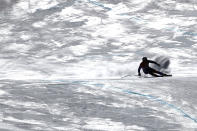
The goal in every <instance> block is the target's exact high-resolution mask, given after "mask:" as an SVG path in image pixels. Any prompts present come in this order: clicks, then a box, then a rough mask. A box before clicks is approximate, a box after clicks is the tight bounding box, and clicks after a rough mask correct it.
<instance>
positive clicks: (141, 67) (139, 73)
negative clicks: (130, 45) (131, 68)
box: [138, 64, 142, 76]
mask: <svg viewBox="0 0 197 131" xmlns="http://www.w3.org/2000/svg"><path fill="white" fill-rule="evenodd" d="M141 68H142V67H141V64H140V66H139V68H138V76H141V74H140V70H141Z"/></svg>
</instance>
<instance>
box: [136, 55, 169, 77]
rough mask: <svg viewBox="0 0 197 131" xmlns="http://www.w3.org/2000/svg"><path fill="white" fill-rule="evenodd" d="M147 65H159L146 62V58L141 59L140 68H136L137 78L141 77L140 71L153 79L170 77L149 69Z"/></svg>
mask: <svg viewBox="0 0 197 131" xmlns="http://www.w3.org/2000/svg"><path fill="white" fill-rule="evenodd" d="M149 63H153V64H156V65H157V66H160V64H158V63H157V62H155V61H152V60H148V59H147V57H143V58H142V62H141V63H140V66H139V68H138V76H141V73H140V70H141V69H142V70H143V72H144V73H145V74H150V75H152V76H155V77H162V76H171V75H167V74H164V73H162V72H159V71H156V70H155V69H153V68H151V67H149Z"/></svg>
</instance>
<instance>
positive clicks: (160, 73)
mask: <svg viewBox="0 0 197 131" xmlns="http://www.w3.org/2000/svg"><path fill="white" fill-rule="evenodd" d="M151 72H153V73H157V74H159V75H161V76H166V75H167V74H165V73H162V72H160V71H157V70H155V69H152V68H151Z"/></svg>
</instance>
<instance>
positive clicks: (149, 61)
mask: <svg viewBox="0 0 197 131" xmlns="http://www.w3.org/2000/svg"><path fill="white" fill-rule="evenodd" d="M149 62H150V63H153V64H156V65H158V66H160V64H158V63H157V62H155V61H152V60H149Z"/></svg>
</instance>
